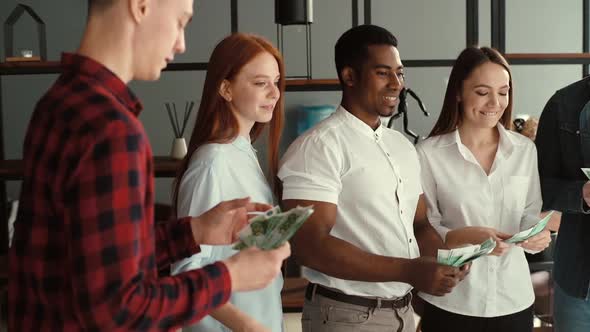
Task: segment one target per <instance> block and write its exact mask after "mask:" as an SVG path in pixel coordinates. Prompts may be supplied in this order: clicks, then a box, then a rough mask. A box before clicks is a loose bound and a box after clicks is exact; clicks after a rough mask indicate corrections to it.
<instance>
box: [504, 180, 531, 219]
mask: <svg viewBox="0 0 590 332" xmlns="http://www.w3.org/2000/svg"><path fill="white" fill-rule="evenodd" d="M529 181H530V176H526V175H524V176H523V175H515V176H509V177H508V183H507V185H506V187H505V188H504V207H505V208H507V209H509V210H513V211H516V212H518V213H519V214H522V213H523V211H524V207H525V205H526V197H527V194H528V191H529Z"/></svg>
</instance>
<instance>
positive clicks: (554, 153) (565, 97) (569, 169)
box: [535, 77, 590, 332]
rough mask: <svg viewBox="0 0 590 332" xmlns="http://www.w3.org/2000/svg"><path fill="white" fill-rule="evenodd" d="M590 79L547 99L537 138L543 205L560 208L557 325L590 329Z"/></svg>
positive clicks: (561, 329)
mask: <svg viewBox="0 0 590 332" xmlns="http://www.w3.org/2000/svg"><path fill="white" fill-rule="evenodd" d="M589 101H590V78H589V77H586V78H584V79H582V80H580V81H578V82H575V83H573V84H571V85H569V86H567V87H565V88H563V89H560V90H558V91H557V92H556V93H555V94H554V95H553V96H552V97H551V98H550V99H549V101H548V102H547V104H546V105H545V108H544V109H543V113H542V114H541V118H540V120H539V128H538V130H537V137H536V139H535V143H536V145H537V151H538V159H539V175H540V178H541V191H542V195H543V210H557V211H561V212H562V216H561V224H560V226H559V235H558V236H557V241H556V243H555V251H554V267H553V277H554V279H555V296H554V306H553V307H554V328H555V331H557V332H569V331H590V299H589V297H590V292H589V288H590V255H589V253H590V241H589V240H588V239H589V237H590V215H589V214H590V207H589V205H590V181H588V178H587V177H586V176H585V175H584V173H583V172H582V170H581V168H586V167H590V123H589V119H590V103H589Z"/></svg>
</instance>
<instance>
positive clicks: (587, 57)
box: [0, 53, 590, 270]
mask: <svg viewBox="0 0 590 332" xmlns="http://www.w3.org/2000/svg"><path fill="white" fill-rule="evenodd" d="M505 57H506V59H507V60H508V61H509V62H510V63H511V64H536V65H539V64H548V65H549V64H579V65H588V64H590V53H508V54H505ZM453 62H454V61H453V60H449V59H429V60H404V65H405V66H406V67H408V68H411V67H441V66H443V67H445V66H452V65H453ZM204 70H207V63H204V62H188V63H171V64H169V65H168V67H166V69H164V71H204ZM60 72H61V66H60V63H59V62H57V61H44V62H12V63H0V115H1V114H2V91H1V85H2V82H1V77H2V76H11V75H43V74H59V73H60ZM286 90H287V91H338V90H340V84H339V82H338V80H337V79H309V80H307V79H297V80H287V86H286ZM178 165H179V162H178V161H177V160H174V159H172V158H169V157H164V156H157V157H155V175H156V177H174V176H175V175H176V170H177V168H178ZM22 169H23V167H22V160H5V159H4V137H3V124H2V118H1V117H0V211H6V203H5V201H6V189H5V182H4V181H7V180H20V179H22V175H23V173H22ZM7 226H8V222H7V220H6V218H5V217H4V216H3V215H2V216H0V258H1V256H2V255H4V254H5V253H6V252H7V250H8V243H7V238H8V227H7ZM0 270H1V268H0Z"/></svg>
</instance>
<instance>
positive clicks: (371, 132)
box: [336, 105, 383, 141]
mask: <svg viewBox="0 0 590 332" xmlns="http://www.w3.org/2000/svg"><path fill="white" fill-rule="evenodd" d="M336 114H337V115H338V116H340V117H341V118H342V119H343V120H344V122H345V123H347V124H348V125H349V126H351V127H352V128H353V129H354V130H356V131H358V132H360V133H362V134H363V135H365V136H368V137H371V138H374V139H376V140H377V141H379V140H380V139H381V137H383V124H381V123H379V127H377V129H373V128H371V126H369V125H368V124H366V123H365V122H363V121H362V120H361V119H359V118H357V117H356V116H354V115H352V114H351V113H350V112H349V111H347V110H346V109H345V108H344V107H343V106H342V105H340V106H338V108H337V109H336Z"/></svg>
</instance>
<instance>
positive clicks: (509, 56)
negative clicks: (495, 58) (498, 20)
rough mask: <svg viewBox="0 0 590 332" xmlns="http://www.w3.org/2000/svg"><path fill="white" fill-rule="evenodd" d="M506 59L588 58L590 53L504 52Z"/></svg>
mask: <svg viewBox="0 0 590 332" xmlns="http://www.w3.org/2000/svg"><path fill="white" fill-rule="evenodd" d="M504 56H505V57H506V59H570V60H575V59H590V53H506V54H504Z"/></svg>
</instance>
